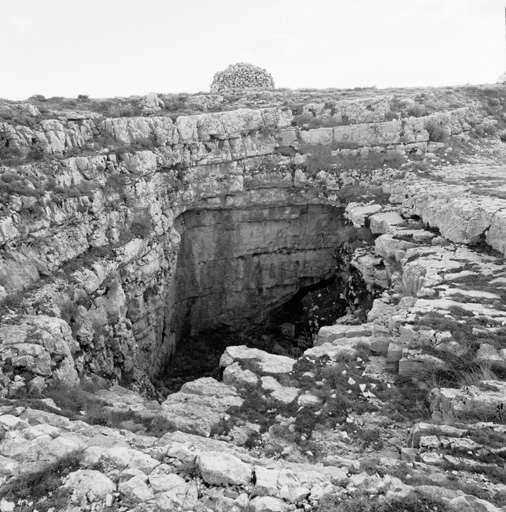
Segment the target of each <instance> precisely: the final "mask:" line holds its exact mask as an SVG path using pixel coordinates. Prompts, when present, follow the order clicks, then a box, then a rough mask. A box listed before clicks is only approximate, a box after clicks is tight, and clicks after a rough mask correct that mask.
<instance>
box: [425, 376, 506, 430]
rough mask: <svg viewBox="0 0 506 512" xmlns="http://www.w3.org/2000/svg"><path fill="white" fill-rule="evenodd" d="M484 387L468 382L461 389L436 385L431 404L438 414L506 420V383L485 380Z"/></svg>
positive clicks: (434, 415)
mask: <svg viewBox="0 0 506 512" xmlns="http://www.w3.org/2000/svg"><path fill="white" fill-rule="evenodd" d="M481 385H482V387H483V388H482V389H480V387H477V386H466V387H464V388H461V389H455V388H436V389H433V390H432V391H431V395H430V408H431V411H432V416H433V417H434V418H440V419H443V420H465V419H466V418H480V420H482V421H490V420H492V421H502V420H503V419H504V416H505V408H506V398H505V397H506V383H505V382H502V381H497V380H490V381H482V382H481Z"/></svg>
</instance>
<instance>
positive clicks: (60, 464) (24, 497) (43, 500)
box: [0, 452, 82, 512]
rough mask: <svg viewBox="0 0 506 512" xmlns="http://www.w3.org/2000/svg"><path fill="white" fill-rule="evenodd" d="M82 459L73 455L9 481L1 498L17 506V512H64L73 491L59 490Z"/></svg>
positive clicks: (79, 454)
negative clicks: (52, 511)
mask: <svg viewBox="0 0 506 512" xmlns="http://www.w3.org/2000/svg"><path fill="white" fill-rule="evenodd" d="M81 460H82V454H81V452H72V453H70V454H68V455H65V456H64V457H62V458H60V459H58V460H57V461H55V462H53V463H50V464H48V465H47V466H46V467H44V468H43V469H40V470H39V471H35V472H34V473H27V474H22V475H20V476H18V477H16V478H14V479H11V480H10V481H9V482H8V483H7V484H5V485H3V486H2V488H1V489H0V499H5V500H7V501H11V502H14V503H16V511H19V512H34V511H35V510H38V511H39V512H48V511H49V510H64V509H66V508H67V506H68V505H69V504H70V497H71V495H72V489H70V488H63V487H62V483H63V479H64V478H65V477H66V476H67V475H68V474H70V473H72V472H74V471H77V470H78V469H79V467H80V464H81Z"/></svg>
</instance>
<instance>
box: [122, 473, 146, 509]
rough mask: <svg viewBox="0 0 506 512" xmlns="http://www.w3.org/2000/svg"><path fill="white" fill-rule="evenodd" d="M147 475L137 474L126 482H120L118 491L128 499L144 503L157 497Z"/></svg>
mask: <svg viewBox="0 0 506 512" xmlns="http://www.w3.org/2000/svg"><path fill="white" fill-rule="evenodd" d="M146 480H147V477H146V476H145V475H137V476H134V477H132V478H130V479H129V480H126V481H125V482H120V483H119V485H118V491H119V492H120V493H121V494H122V495H124V496H125V498H126V499H128V500H131V501H133V502H135V503H144V502H146V501H149V500H151V499H153V498H154V497H155V494H154V492H153V490H152V489H151V488H150V487H149V485H148V484H147V481H146Z"/></svg>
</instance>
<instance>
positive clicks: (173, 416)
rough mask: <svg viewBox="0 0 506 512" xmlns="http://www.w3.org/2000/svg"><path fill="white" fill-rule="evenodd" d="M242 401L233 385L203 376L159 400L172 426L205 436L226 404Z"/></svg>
mask: <svg viewBox="0 0 506 512" xmlns="http://www.w3.org/2000/svg"><path fill="white" fill-rule="evenodd" d="M242 403H243V400H242V398H240V396H239V395H238V394H237V392H236V391H235V389H234V388H233V387H230V386H227V385H226V384H222V383H220V382H218V381H216V380H215V379H212V378H210V377H205V378H201V379H197V380H195V381H193V382H188V383H186V384H185V385H184V386H183V387H182V388H181V391H179V392H178V393H174V394H172V395H170V396H169V397H168V398H167V400H165V402H163V404H162V413H163V414H164V416H165V418H166V419H167V421H169V422H170V423H171V424H172V425H173V426H174V428H176V429H178V430H181V431H183V432H188V433H195V434H198V435H202V436H206V437H209V436H210V435H211V431H212V429H213V427H214V426H215V425H217V424H218V423H219V422H220V421H221V419H222V418H223V415H224V414H225V413H226V411H227V410H228V408H229V407H232V406H240V405H242Z"/></svg>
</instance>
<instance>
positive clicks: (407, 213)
mask: <svg viewBox="0 0 506 512" xmlns="http://www.w3.org/2000/svg"><path fill="white" fill-rule="evenodd" d="M368 94H369V95H368V96H366V97H364V94H362V93H358V92H357V94H356V97H352V98H346V99H343V98H342V97H340V93H338V92H336V91H323V92H318V91H314V92H310V91H309V92H299V91H295V92H293V93H289V92H277V91H270V92H265V93H248V94H245V95H244V97H242V98H239V99H238V100H237V101H236V103H235V104H232V105H227V101H230V100H229V99H227V98H224V97H223V96H222V97H220V98H221V99H219V98H217V95H209V96H208V97H207V96H203V97H202V95H201V96H196V97H195V99H193V98H192V97H188V98H187V99H186V100H185V103H186V104H187V105H194V106H195V105H196V104H199V105H205V109H207V110H209V109H210V107H209V106H210V105H217V104H220V102H221V107H219V108H221V109H223V111H222V112H211V113H200V114H191V115H179V116H178V117H177V118H176V119H175V120H174V119H173V117H175V116H172V117H171V116H169V115H166V113H165V110H164V109H165V108H166V107H165V103H164V100H163V97H156V98H153V95H150V97H149V98H147V99H146V100H144V106H143V107H142V108H148V107H149V108H148V111H149V112H150V113H151V115H150V116H148V117H104V116H102V115H101V114H100V113H96V112H91V111H82V112H75V111H62V110H60V111H54V110H53V111H48V112H42V113H41V112H40V110H38V109H37V107H36V106H33V105H32V106H28V104H21V105H15V104H12V103H6V104H5V105H3V107H2V108H3V109H4V110H3V111H2V112H4V118H5V122H4V123H0V148H1V150H0V156H2V157H3V160H2V161H3V162H4V165H2V166H0V193H1V194H2V211H1V212H0V214H1V217H0V245H1V260H0V299H1V300H2V301H3V302H2V304H1V305H0V307H1V308H2V309H1V323H0V361H1V374H0V392H1V394H2V396H3V397H4V398H3V401H2V405H1V409H0V412H1V413H2V415H1V416H0V425H1V431H2V432H3V434H2V435H3V439H2V440H1V442H0V457H1V461H2V464H1V466H2V467H3V468H4V469H2V470H0V478H2V480H3V489H4V490H1V491H0V496H1V497H2V502H1V503H0V507H1V509H2V510H34V509H35V508H37V510H47V509H48V508H51V507H54V508H55V509H57V510H60V509H61V510H64V509H65V510H83V509H93V510H100V509H105V508H109V509H114V510H174V509H181V510H208V509H210V510H245V509H248V508H249V510H258V511H262V510H272V511H276V510H288V509H294V508H301V509H302V508H304V509H306V510H311V509H319V510H345V509H343V508H339V507H343V506H345V505H344V504H343V503H348V505H347V506H351V507H355V508H354V509H356V510H360V509H361V508H360V507H362V509H364V510H366V509H365V508H364V507H365V505H364V503H362V502H360V500H362V498H363V497H364V496H369V497H374V500H373V501H372V502H373V503H377V506H378V507H380V506H382V507H384V508H383V510H391V509H392V510H395V508H390V509H389V508H388V507H389V506H390V507H395V506H399V507H400V506H405V507H406V506H408V505H407V504H409V503H411V504H412V506H414V507H417V508H415V509H416V510H430V509H434V507H436V509H437V510H456V509H464V510H491V511H492V510H498V509H499V508H500V507H503V508H504V507H505V506H506V481H505V480H506V479H505V477H504V471H503V466H504V456H505V453H504V434H505V427H504V414H505V413H504V407H505V406H504V403H505V396H506V395H505V388H504V384H503V381H502V379H503V378H504V377H505V376H506V343H505V342H504V332H503V331H504V328H503V325H504V323H505V322H506V309H505V306H504V286H505V283H506V277H505V276H506V268H505V267H504V259H503V256H504V253H505V250H506V249H505V245H504V240H506V233H505V222H506V221H505V218H506V217H505V216H504V211H506V209H505V206H506V196H505V195H504V191H503V190H502V188H503V187H504V183H505V182H506V180H505V176H504V170H503V166H502V164H501V163H502V161H503V158H504V155H505V151H504V149H503V143H502V142H501V141H500V139H499V135H500V134H501V132H500V130H501V126H502V122H503V119H502V112H503V109H504V106H505V105H506V102H505V98H504V91H503V90H502V89H501V88H494V87H489V88H483V89H479V88H478V89H460V90H457V89H456V90H431V91H425V92H420V91H390V92H389V93H382V94H379V93H375V92H374V91H368ZM301 100H302V101H301ZM165 101H167V100H166V99H165ZM136 105H137V104H136ZM245 105H248V106H249V107H250V108H237V107H244V106H245ZM141 106H142V102H139V108H140V107H141ZM213 108H217V107H213ZM227 108H229V109H230V110H226V109H227ZM149 109H151V110H149ZM46 110H48V109H46ZM5 111H9V112H10V114H9V115H10V117H9V116H7V115H5ZM19 112H22V113H23V117H20V114H19ZM16 115H17V116H18V117H16ZM45 117H52V118H51V119H43V118H45ZM27 118H28V119H31V121H30V122H26V119H27ZM16 120H17V121H19V123H16ZM21 122H22V123H21ZM387 198H389V200H387ZM345 219H348V224H346V220H345ZM363 230H368V232H369V235H370V236H372V237H373V238H374V242H373V244H372V245H369V246H367V245H366V244H359V243H356V237H357V236H358V233H362V232H363ZM343 254H346V255H347V256H346V258H344V256H343ZM345 264H346V265H351V267H353V268H354V269H356V271H358V272H359V273H360V275H361V276H362V280H363V286H364V287H367V288H369V289H370V290H371V291H372V290H374V291H375V293H377V290H384V291H383V293H382V294H381V296H379V297H378V298H377V299H376V300H375V301H374V303H373V306H372V309H371V310H370V311H369V312H368V313H367V321H366V323H361V318H362V317H361V316H360V315H359V314H358V313H359V312H360V311H359V310H360V308H359V307H358V306H359V305H358V304H357V303H355V302H354V295H353V294H352V293H351V288H350V286H351V284H348V285H346V284H345V285H343V289H342V290H341V293H342V294H343V296H344V298H345V299H347V300H348V305H349V312H350V314H349V315H347V316H345V317H344V318H342V319H340V320H339V321H338V323H337V324H336V325H332V326H327V327H323V328H321V329H320V331H319V333H318V336H317V337H316V338H315V340H314V346H313V347H312V348H310V349H308V350H306V351H305V353H304V355H303V356H302V357H301V358H299V359H298V360H295V359H293V358H290V357H287V356H286V355H274V354H269V353H267V352H263V351H261V350H258V349H253V348H248V347H245V346H241V343H240V342H238V343H237V346H231V347H229V348H227V349H226V351H225V353H224V354H223V356H222V359H221V367H222V371H223V378H222V380H216V379H212V378H210V377H205V378H202V379H198V380H196V381H194V382H190V383H187V384H185V385H184V386H183V388H182V389H181V391H179V392H178V393H175V394H172V395H170V396H168V397H165V398H164V399H163V400H161V399H160V400H158V401H156V400H151V401H150V400H149V397H147V396H146V395H145V396H144V397H142V396H141V395H140V394H138V393H137V392H138V391H139V390H144V391H149V390H151V391H153V385H152V383H151V382H150V380H149V379H153V378H154V377H156V376H158V375H160V374H161V372H162V371H163V370H164V369H165V368H166V366H167V363H168V361H169V359H170V357H171V355H172V354H173V353H174V350H176V349H177V345H178V343H183V342H184V340H185V337H184V336H185V334H187V333H188V332H190V333H193V334H196V333H198V332H199V331H205V329H209V328H212V329H216V328H226V329H227V330H228V331H231V332H235V333H236V334H237V339H238V340H240V339H241V332H243V331H244V330H245V328H246V327H247V326H250V325H252V324H253V325H254V324H261V323H262V322H264V321H265V319H266V318H267V315H268V314H269V312H270V311H271V310H272V309H273V308H275V307H277V306H279V305H281V304H283V303H284V302H287V301H288V300H289V299H290V298H291V297H293V295H294V294H295V293H296V292H297V291H298V290H299V289H301V288H302V287H304V286H307V285H309V284H314V283H317V282H319V281H322V280H325V279H326V278H328V277H329V276H331V275H332V274H334V273H335V272H336V267H337V268H340V267H343V266H344V265H345ZM344 271H345V272H344V273H346V272H348V269H347V268H345V269H344ZM353 313H355V314H353ZM362 314H363V312H362ZM196 356H197V355H196ZM91 381H93V382H94V383H95V384H94V388H93V392H90V391H91V388H90V387H85V389H86V390H87V391H85V390H83V389H82V387H83V385H84V384H83V383H84V382H88V384H87V385H86V386H89V385H90V384H89V383H90V382H91ZM79 382H81V384H79V385H78V383H79ZM153 382H154V381H153ZM118 383H121V384H122V385H123V387H121V386H118ZM76 385H77V387H69V386H76ZM125 385H127V386H128V387H130V390H127V389H126V388H125V387H124V386H125ZM97 387H99V388H101V389H100V390H97ZM53 400H55V401H56V403H55V402H54V401H53ZM63 456H65V458H64V459H61V457H63ZM48 464H49V465H50V466H47V465H48ZM38 470H41V471H42V473H36V471H38ZM42 474H43V475H45V477H44V478H46V477H47V475H53V476H54V482H57V483H56V484H53V485H54V487H51V486H50V485H49V484H47V485H46V490H45V491H43V490H42V491H41V489H40V487H37V486H35V484H34V482H35V481H38V480H40V479H42V480H44V479H43V478H42V477H41V475H42ZM62 478H63V479H64V480H63V481H64V482H65V483H64V485H63V487H62V488H60V483H61V481H62ZM23 493H24V494H23ZM27 493H28V494H27ZM353 504H354V505H353ZM402 504H404V505H402ZM413 504H414V505H413ZM44 507H46V508H45V509H44ZM111 507H112V508H111ZM424 507H425V508H424ZM431 507H432V508H431ZM438 507H439V508H438ZM377 510H380V509H377Z"/></svg>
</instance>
